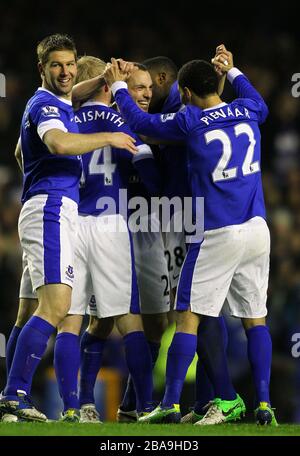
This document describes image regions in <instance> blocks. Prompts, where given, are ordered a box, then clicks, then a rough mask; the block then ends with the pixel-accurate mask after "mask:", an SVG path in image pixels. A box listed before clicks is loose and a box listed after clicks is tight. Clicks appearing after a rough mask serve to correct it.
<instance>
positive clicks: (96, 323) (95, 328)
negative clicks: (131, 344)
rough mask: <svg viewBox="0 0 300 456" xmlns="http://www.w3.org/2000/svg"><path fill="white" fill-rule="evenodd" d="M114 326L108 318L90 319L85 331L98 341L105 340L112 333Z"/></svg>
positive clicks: (112, 321)
mask: <svg viewBox="0 0 300 456" xmlns="http://www.w3.org/2000/svg"><path fill="white" fill-rule="evenodd" d="M113 326H114V319H113V318H112V317H110V318H101V319H99V318H97V317H90V322H89V326H88V328H87V331H88V332H89V333H90V334H92V335H93V336H95V337H98V338H99V339H107V337H108V336H109V335H110V333H111V332H112V329H113Z"/></svg>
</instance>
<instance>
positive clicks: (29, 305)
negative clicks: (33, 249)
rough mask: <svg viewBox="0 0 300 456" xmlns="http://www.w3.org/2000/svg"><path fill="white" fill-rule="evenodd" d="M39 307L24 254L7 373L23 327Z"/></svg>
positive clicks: (7, 348) (7, 353)
mask: <svg viewBox="0 0 300 456" xmlns="http://www.w3.org/2000/svg"><path fill="white" fill-rule="evenodd" d="M37 306H38V300H37V296H36V293H35V292H34V291H33V289H32V283H31V278H30V273H29V268H28V262H27V258H26V254H25V253H23V272H22V277H21V281H20V291H19V308H18V314H17V319H16V322H15V325H14V327H13V329H12V331H11V333H10V336H9V339H8V342H7V347H6V371H7V375H8V374H9V371H10V368H11V365H12V361H13V357H14V354H15V349H16V345H17V340H18V337H19V334H20V332H21V330H22V328H23V326H24V325H25V324H26V323H27V321H28V320H29V318H30V317H32V315H33V314H34V312H35V310H36V309H37Z"/></svg>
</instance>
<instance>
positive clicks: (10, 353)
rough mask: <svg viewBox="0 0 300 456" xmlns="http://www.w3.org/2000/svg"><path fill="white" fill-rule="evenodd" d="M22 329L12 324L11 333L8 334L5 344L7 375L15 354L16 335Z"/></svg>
mask: <svg viewBox="0 0 300 456" xmlns="http://www.w3.org/2000/svg"><path fill="white" fill-rule="evenodd" d="M21 331H22V328H19V327H18V326H14V327H13V329H12V331H11V333H10V336H9V339H8V342H7V345H6V372H7V376H8V374H9V371H10V368H11V365H12V362H13V359H14V354H15V350H16V345H17V340H18V337H19V334H20V332H21Z"/></svg>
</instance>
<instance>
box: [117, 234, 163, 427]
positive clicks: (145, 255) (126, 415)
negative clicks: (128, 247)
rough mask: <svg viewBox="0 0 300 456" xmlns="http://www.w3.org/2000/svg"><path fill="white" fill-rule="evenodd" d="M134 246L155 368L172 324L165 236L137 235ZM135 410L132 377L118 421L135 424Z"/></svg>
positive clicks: (129, 380)
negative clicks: (168, 313) (170, 321)
mask: <svg viewBox="0 0 300 456" xmlns="http://www.w3.org/2000/svg"><path fill="white" fill-rule="evenodd" d="M133 246H134V257H135V266H136V274H137V280H138V287H139V294H140V305H141V314H142V320H143V327H144V332H145V336H146V339H147V342H148V345H149V349H150V353H151V358H152V367H154V365H155V363H156V360H157V358H158V354H159V349H160V343H161V338H162V335H163V333H164V331H165V329H166V327H167V324H168V320H167V312H168V311H169V308H170V299H169V298H170V296H169V295H170V292H169V280H168V268H167V262H166V259H165V257H164V245H163V239H162V235H161V233H160V231H159V232H157V233H149V232H138V233H134V234H133ZM135 410H136V397H135V388H134V385H133V381H132V379H131V376H130V375H129V377H128V381H127V386H126V390H125V393H124V395H123V398H122V401H121V404H120V407H119V409H118V414H117V419H118V421H122V422H126V421H127V422H130V421H135V420H136V413H135Z"/></svg>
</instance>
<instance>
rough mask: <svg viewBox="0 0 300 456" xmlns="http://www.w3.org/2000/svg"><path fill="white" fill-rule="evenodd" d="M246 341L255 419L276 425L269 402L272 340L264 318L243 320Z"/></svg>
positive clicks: (260, 422)
mask: <svg viewBox="0 0 300 456" xmlns="http://www.w3.org/2000/svg"><path fill="white" fill-rule="evenodd" d="M242 323H243V326H244V328H245V332H246V336H247V340H248V359H249V363H250V365H251V370H252V376H253V382H254V388H255V419H256V422H257V424H272V425H274V426H276V425H277V421H276V418H275V415H274V412H273V410H272V408H271V400H270V376H271V364H272V339H271V335H270V331H269V328H268V326H266V320H265V318H243V319H242Z"/></svg>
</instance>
